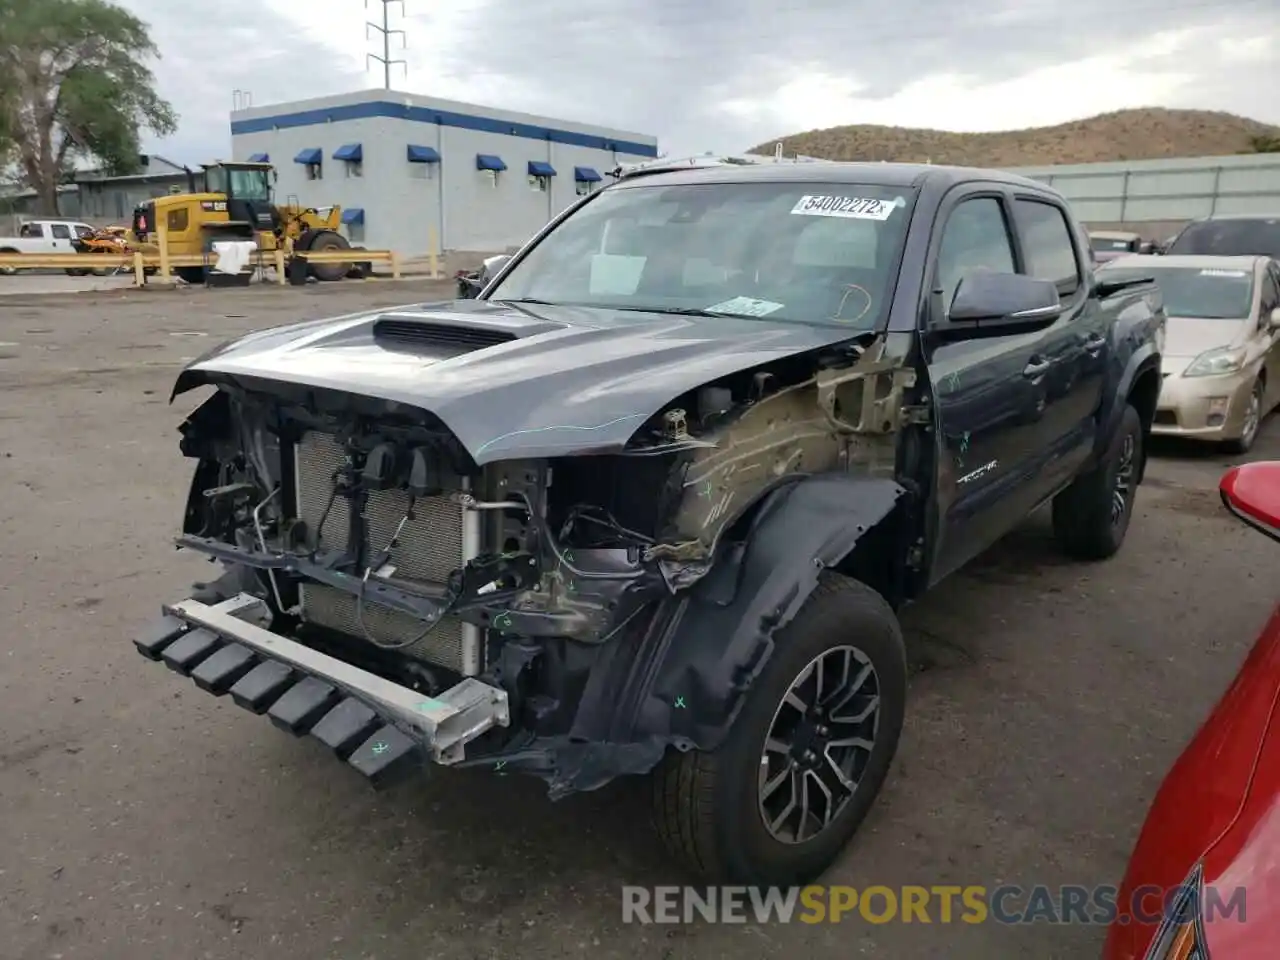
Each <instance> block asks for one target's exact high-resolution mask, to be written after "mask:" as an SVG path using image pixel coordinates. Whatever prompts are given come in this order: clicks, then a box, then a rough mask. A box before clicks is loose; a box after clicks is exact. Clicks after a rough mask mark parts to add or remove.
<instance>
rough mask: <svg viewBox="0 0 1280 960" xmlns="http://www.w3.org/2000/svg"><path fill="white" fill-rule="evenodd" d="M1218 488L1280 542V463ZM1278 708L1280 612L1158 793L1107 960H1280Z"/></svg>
mask: <svg viewBox="0 0 1280 960" xmlns="http://www.w3.org/2000/svg"><path fill="white" fill-rule="evenodd" d="M1219 489H1220V491H1221V493H1222V501H1223V503H1224V504H1226V506H1227V508H1228V509H1229V510H1230V511H1231V512H1232V513H1234V514H1235V515H1236V516H1237V517H1239V518H1240V519H1241V520H1243V521H1244V522H1245V523H1247V524H1249V525H1250V526H1252V527H1254V528H1256V529H1258V530H1261V531H1262V532H1264V533H1266V534H1267V535H1268V536H1270V537H1272V538H1273V539H1276V540H1280V461H1273V462H1261V463H1249V464H1245V465H1243V466H1239V467H1234V468H1233V469H1231V470H1230V471H1228V472H1227V474H1226V475H1225V476H1224V477H1223V478H1222V482H1221V483H1220V484H1219ZM1278 701H1280V606H1278V607H1277V608H1276V610H1275V611H1274V612H1273V613H1272V615H1271V618H1270V620H1268V621H1267V624H1266V626H1265V627H1263V629H1262V633H1261V635H1260V636H1259V637H1258V639H1257V641H1256V642H1255V643H1254V646H1253V649H1252V650H1251V651H1250V653H1249V656H1248V657H1247V658H1246V659H1245V662H1244V664H1243V665H1242V666H1241V668H1240V672H1239V673H1238V674H1236V678H1235V680H1234V681H1232V684H1231V686H1230V687H1229V688H1228V690H1227V692H1226V693H1225V694H1224V695H1223V697H1222V699H1221V700H1220V701H1219V702H1218V704H1217V706H1215V707H1214V709H1213V712H1212V713H1211V714H1210V715H1209V718H1208V719H1207V720H1206V721H1205V723H1204V725H1203V726H1202V727H1201V728H1200V730H1199V732H1198V733H1197V734H1196V736H1195V738H1194V739H1193V740H1192V741H1191V744H1190V746H1188V747H1187V749H1186V750H1185V751H1184V752H1183V754H1182V756H1180V757H1179V758H1178V760H1177V762H1176V763H1175V764H1174V765H1173V769H1172V770H1170V771H1169V773H1168V775H1167V776H1166V777H1165V780H1164V783H1163V784H1162V785H1161V787H1160V790H1159V792H1158V793H1157V794H1156V798H1155V802H1154V803H1153V804H1152V805H1151V810H1150V811H1149V812H1148V814H1147V819H1146V822H1145V823H1144V824H1143V826H1142V833H1141V834H1140V835H1139V837H1138V843H1137V846H1136V847H1135V848H1134V851H1133V855H1132V857H1131V858H1130V860H1129V868H1128V871H1127V872H1126V874H1125V878H1124V882H1123V884H1122V885H1121V888H1120V892H1119V896H1118V898H1117V913H1116V918H1115V919H1114V920H1113V921H1112V923H1111V925H1110V929H1109V930H1108V935H1107V942H1106V948H1105V951H1104V957H1105V960H1210V958H1211V960H1224V958H1225V960H1255V958H1256V960H1263V958H1268V960H1270V958H1276V957H1280V716H1277V704H1278ZM1273 718H1276V719H1274V720H1273Z"/></svg>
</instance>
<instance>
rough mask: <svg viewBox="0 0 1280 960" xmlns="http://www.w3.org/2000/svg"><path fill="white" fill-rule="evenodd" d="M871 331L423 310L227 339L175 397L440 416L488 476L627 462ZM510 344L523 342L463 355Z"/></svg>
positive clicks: (437, 307)
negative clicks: (239, 397) (352, 400)
mask: <svg viewBox="0 0 1280 960" xmlns="http://www.w3.org/2000/svg"><path fill="white" fill-rule="evenodd" d="M380 321H384V322H381V323H380ZM375 327H376V328H377V331H378V332H377V335H375ZM388 330H391V331H393V333H394V335H391V334H388V333H387V331H388ZM860 333H864V331H857V330H852V329H850V328H848V327H839V326H835V325H830V326H824V325H817V324H803V323H797V322H794V321H770V320H768V319H766V318H751V319H741V318H735V317H684V316H672V315H669V314H659V313H643V312H636V311H621V310H613V309H605V308H588V307H568V306H543V305H538V306H536V307H535V306H531V305H525V304H521V305H512V304H497V303H492V304H491V303H488V302H486V301H481V300H459V301H453V302H442V303H435V304H416V305H411V306H406V307H400V308H395V309H392V310H379V311H375V312H369V313H361V314H354V315H349V316H345V317H338V318H335V319H326V320H318V321H310V322H306V323H299V324H292V325H289V326H285V327H277V328H274V329H270V330H264V331H260V332H258V333H251V334H249V335H248V336H245V337H241V338H239V339H237V340H233V341H230V342H228V343H226V344H223V345H221V346H219V347H216V348H214V349H213V350H211V351H209V352H208V353H206V354H205V355H204V356H202V357H199V358H197V359H196V360H194V361H192V362H191V363H190V364H189V365H188V366H187V367H185V368H184V369H183V371H182V372H181V373H180V374H179V376H178V379H177V382H176V383H175V384H174V389H173V394H172V396H171V398H170V399H171V400H172V398H173V397H176V396H178V395H179V394H181V393H185V392H186V391H188V390H191V389H193V388H195V387H197V386H201V385H203V384H209V383H217V382H225V381H233V382H234V381H240V380H245V381H276V382H283V383H290V384H298V385H303V386H310V387H316V388H321V389H329V390H337V391H343V392H347V393H354V394H360V395H364V396H368V397H374V398H377V399H381V400H386V401H391V402H393V403H398V404H405V405H407V406H410V407H416V408H418V409H421V410H426V411H429V412H430V413H432V414H434V415H435V416H437V417H439V418H440V420H441V421H443V422H444V424H445V426H447V427H448V428H449V429H450V430H451V431H452V432H453V433H454V435H455V436H456V437H457V438H458V440H459V441H460V442H461V443H462V445H463V446H464V447H466V449H467V451H468V452H469V453H470V454H471V456H472V457H473V458H474V459H475V461H476V463H477V464H479V465H483V464H485V463H488V462H491V461H495V460H506V459H513V458H519V457H547V456H563V455H569V454H584V453H607V452H610V451H617V450H619V449H621V448H622V447H624V446H625V445H626V443H627V441H628V440H630V438H631V436H632V434H634V433H635V431H636V430H637V429H639V427H640V426H641V425H642V424H643V423H644V422H645V421H646V420H647V419H649V418H650V417H651V416H653V415H654V414H655V413H657V412H658V411H659V410H661V409H662V407H663V406H664V405H665V404H667V403H669V402H670V401H671V400H674V399H675V398H676V397H678V396H680V395H681V394H683V393H686V392H687V391H689V390H693V389H695V388H697V387H699V386H702V385H703V384H706V383H710V382H712V381H714V380H717V379H720V378H722V377H725V376H728V375H729V374H733V373H737V372H739V371H742V370H747V369H750V368H752V367H755V366H758V365H760V364H764V363H769V362H770V361H774V360H778V359H780V358H783V357H788V356H793V355H796V354H800V353H804V352H807V351H810V350H815V349H818V348H821V347H825V346H831V345H834V344H837V343H841V342H843V341H846V340H849V339H851V338H853V337H855V336H858V335H859V334H860ZM502 335H507V336H510V337H512V339H510V340H509V341H508V342H503V343H497V344H494V345H483V346H479V347H478V348H477V347H476V346H474V345H471V346H468V345H463V346H459V341H462V340H467V339H471V338H485V337H488V338H490V340H492V338H494V337H498V336H502Z"/></svg>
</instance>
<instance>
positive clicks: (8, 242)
mask: <svg viewBox="0 0 1280 960" xmlns="http://www.w3.org/2000/svg"><path fill="white" fill-rule="evenodd" d="M91 233H93V227H91V226H89V224H87V223H83V222H81V221H79V220H28V221H26V222H25V223H23V224H22V226H21V227H19V228H18V235H17V236H16V237H0V254H14V253H24V254H25V253H75V252H76V248H75V246H74V245H73V244H72V242H71V241H72V239H73V238H74V237H83V236H87V235H88V234H91ZM17 272H18V268H17V267H0V274H12V273H17Z"/></svg>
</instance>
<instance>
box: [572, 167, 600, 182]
mask: <svg viewBox="0 0 1280 960" xmlns="http://www.w3.org/2000/svg"><path fill="white" fill-rule="evenodd" d="M573 179H575V180H577V181H578V182H579V183H598V182H599V181H600V180H601V179H602V178H601V176H600V174H598V173H596V171H595V168H593V167H574V168H573Z"/></svg>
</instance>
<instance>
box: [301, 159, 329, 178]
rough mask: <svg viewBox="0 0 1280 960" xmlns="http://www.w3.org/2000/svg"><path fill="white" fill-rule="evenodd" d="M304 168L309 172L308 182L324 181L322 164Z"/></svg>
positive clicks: (309, 164) (312, 164) (311, 164)
mask: <svg viewBox="0 0 1280 960" xmlns="http://www.w3.org/2000/svg"><path fill="white" fill-rule="evenodd" d="M304 166H305V167H306V170H307V179H308V180H323V179H324V173H323V171H322V170H321V164H319V163H308V164H305V165H304Z"/></svg>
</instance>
